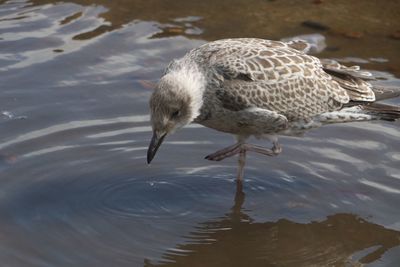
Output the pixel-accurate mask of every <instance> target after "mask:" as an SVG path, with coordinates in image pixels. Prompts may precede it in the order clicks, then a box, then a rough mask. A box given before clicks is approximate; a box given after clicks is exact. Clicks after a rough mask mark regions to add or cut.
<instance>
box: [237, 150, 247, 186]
mask: <svg viewBox="0 0 400 267" xmlns="http://www.w3.org/2000/svg"><path fill="white" fill-rule="evenodd" d="M238 163H239V164H238V176H237V180H238V181H243V176H244V165H245V164H246V149H241V150H240V152H239V162H238Z"/></svg>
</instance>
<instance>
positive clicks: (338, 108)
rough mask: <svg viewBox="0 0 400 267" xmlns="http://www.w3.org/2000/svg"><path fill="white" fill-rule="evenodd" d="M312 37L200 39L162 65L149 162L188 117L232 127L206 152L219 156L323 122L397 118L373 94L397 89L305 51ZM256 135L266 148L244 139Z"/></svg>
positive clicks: (399, 110) (276, 149)
mask: <svg viewBox="0 0 400 267" xmlns="http://www.w3.org/2000/svg"><path fill="white" fill-rule="evenodd" d="M309 49H310V44H308V43H307V42H306V41H303V40H294V41H289V42H282V41H273V40H266V39H258V38H231V39H222V40H216V41H212V42H208V43H205V44H203V45H201V46H199V47H197V48H194V49H192V50H191V51H189V52H188V53H187V54H186V55H184V56H183V57H182V58H179V59H175V60H173V61H171V62H170V63H169V65H168V66H167V67H166V69H165V72H164V74H163V75H162V77H161V78H160V80H159V81H158V83H157V85H156V86H155V89H154V91H153V93H152V95H151V97H150V101H149V106H150V121H151V125H152V130H153V136H152V138H151V141H150V145H149V148H148V150H147V162H148V164H150V162H151V161H152V160H153V158H154V156H155V154H156V152H157V150H158V149H159V147H160V145H161V143H162V142H163V140H164V139H165V137H166V136H167V135H169V134H171V133H173V132H175V131H176V130H179V129H180V128H182V127H183V126H185V125H187V124H189V123H198V124H201V125H203V126H206V127H208V128H212V129H215V130H217V131H221V132H225V133H229V134H233V135H234V136H235V137H236V140H237V142H236V143H235V144H233V145H231V146H229V147H226V148H223V149H220V150H218V151H216V152H215V153H212V154H210V155H208V156H206V159H208V160H212V161H220V160H223V159H225V158H227V157H231V156H234V155H237V154H239V163H240V166H243V164H244V160H245V156H246V152H247V151H253V152H256V153H260V154H264V155H267V156H277V155H279V154H280V153H281V151H282V147H281V145H280V143H279V142H278V136H281V135H288V136H291V135H299V134H302V133H304V132H305V131H307V130H309V129H313V128H317V127H320V126H322V125H325V124H332V123H344V122H355V121H370V120H388V121H393V120H396V119H398V118H400V107H398V106H395V105H389V104H383V103H380V102H378V101H381V100H384V99H388V98H394V97H398V96H400V90H398V88H394V87H385V86H382V85H377V84H376V85H375V84H374V83H373V80H374V79H375V78H374V77H373V75H372V74H371V73H370V72H368V71H365V70H361V69H360V67H359V66H344V65H342V64H340V63H339V62H337V61H335V60H332V59H319V58H317V57H315V56H312V55H309V54H308V51H309ZM251 136H255V137H256V138H262V139H267V140H270V141H271V142H272V147H271V148H266V147H262V146H258V145H254V144H249V143H247V142H246V140H247V139H248V138H249V137H251Z"/></svg>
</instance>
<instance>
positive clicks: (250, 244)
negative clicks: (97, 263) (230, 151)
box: [144, 181, 400, 267]
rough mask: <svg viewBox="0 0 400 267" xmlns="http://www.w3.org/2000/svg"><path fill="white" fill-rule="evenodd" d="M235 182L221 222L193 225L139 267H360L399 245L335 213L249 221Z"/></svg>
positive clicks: (387, 233)
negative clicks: (181, 237)
mask: <svg viewBox="0 0 400 267" xmlns="http://www.w3.org/2000/svg"><path fill="white" fill-rule="evenodd" d="M244 201H245V194H244V193H243V185H242V182H241V181H237V190H236V194H235V199H234V205H233V207H232V208H231V210H230V212H228V213H227V214H226V215H225V216H224V217H223V218H221V219H218V220H211V221H207V222H203V223H199V225H198V226H197V227H196V230H195V231H194V232H192V233H190V235H189V237H188V238H187V239H188V240H187V242H185V243H183V244H178V245H176V247H175V248H174V249H171V250H168V251H166V252H165V253H164V255H163V259H162V260H161V261H160V262H159V263H152V262H150V261H148V260H145V263H144V266H145V267H150V266H219V267H221V266H361V265H362V264H365V263H372V262H375V261H376V260H378V259H380V258H381V257H382V255H383V254H384V253H385V252H386V251H388V250H389V249H391V248H393V247H396V246H398V245H399V244H400V232H399V231H395V230H390V229H386V228H384V227H383V226H380V225H378V224H374V223H371V222H368V221H366V220H365V219H362V218H359V217H358V216H356V215H353V214H345V213H338V214H334V215H331V216H328V217H327V218H326V219H325V220H323V221H315V222H310V223H297V222H293V221H289V220H286V219H280V220H278V221H276V222H264V223H260V222H254V220H253V219H252V218H251V217H250V216H248V215H247V214H246V213H245V212H244V210H243V204H244Z"/></svg>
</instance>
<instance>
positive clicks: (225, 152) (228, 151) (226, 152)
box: [205, 142, 242, 161]
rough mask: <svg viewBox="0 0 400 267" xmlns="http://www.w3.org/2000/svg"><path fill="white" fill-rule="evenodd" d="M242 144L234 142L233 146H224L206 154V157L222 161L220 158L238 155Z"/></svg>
mask: <svg viewBox="0 0 400 267" xmlns="http://www.w3.org/2000/svg"><path fill="white" fill-rule="evenodd" d="M241 146H242V143H241V142H238V143H236V144H234V145H232V146H228V147H226V148H223V149H221V150H218V151H217V152H215V153H212V154H210V155H208V156H206V157H205V159H208V160H214V161H220V160H223V159H225V158H229V157H232V156H234V155H236V154H238V153H239V152H240V150H241Z"/></svg>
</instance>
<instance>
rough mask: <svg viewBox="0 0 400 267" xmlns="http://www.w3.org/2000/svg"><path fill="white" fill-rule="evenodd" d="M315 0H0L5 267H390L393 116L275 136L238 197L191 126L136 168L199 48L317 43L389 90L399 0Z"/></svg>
mask: <svg viewBox="0 0 400 267" xmlns="http://www.w3.org/2000/svg"><path fill="white" fill-rule="evenodd" d="M320 2H322V3H320V4H318V3H319V1H261V0H252V1H238V0H236V1H234V0H232V1H202V2H201V3H200V2H198V1H159V0H148V1H125V0H120V1H103V0H98V1H84V0H82V1H80V0H75V1H64V2H55V1H0V226H1V227H0V261H1V262H2V265H4V266H328V265H329V266H360V264H367V265H368V264H369V265H368V266H398V265H399V263H400V247H399V245H400V214H399V211H398V203H399V201H400V164H399V162H400V152H399V151H400V142H399V139H400V127H399V126H400V124H399V122H396V123H390V122H373V123H354V124H346V125H336V126H328V127H324V128H321V129H318V130H314V131H311V132H309V133H307V134H306V135H305V136H304V137H301V138H282V140H281V143H282V145H283V146H284V152H283V154H282V155H281V156H279V157H277V158H264V157H261V156H259V155H252V154H250V155H249V159H248V162H247V166H246V174H245V183H244V185H243V188H241V187H240V186H237V185H236V183H235V173H236V160H235V159H229V160H226V161H224V162H219V163H211V162H207V161H205V160H203V157H204V156H205V155H207V154H209V153H210V152H213V151H214V150H216V149H219V148H221V147H223V146H226V145H229V144H231V142H232V141H231V139H230V138H227V136H226V135H225V134H221V133H218V132H215V131H212V130H210V129H206V128H203V127H200V126H197V125H192V126H190V127H187V128H185V129H184V130H182V131H180V132H178V133H176V134H175V135H173V136H171V137H170V138H169V139H168V140H166V142H165V145H163V147H162V148H161V149H160V151H159V153H158V155H157V157H156V159H155V160H154V163H153V164H152V165H151V166H147V164H145V153H146V148H147V145H148V142H149V138H150V127H149V122H148V119H149V117H148V110H147V101H148V97H149V95H150V93H151V89H150V87H151V83H152V82H154V81H156V80H157V78H158V77H159V76H160V74H161V73H162V70H163V68H164V67H165V65H166V64H167V62H168V61H169V60H171V59H172V58H174V57H178V56H181V55H183V54H184V53H185V52H186V51H187V50H189V49H191V48H193V47H196V46H198V45H200V44H202V43H204V42H206V41H208V40H213V39H218V38H224V37H238V36H255V37H263V38H270V39H280V38H284V37H288V36H293V35H299V34H306V33H320V34H323V35H324V36H325V37H326V42H327V49H326V50H325V51H324V52H322V53H321V54H320V55H319V56H321V57H329V58H336V59H338V60H341V61H342V62H345V63H347V64H359V65H361V66H362V67H364V68H367V69H370V70H373V71H374V73H375V74H376V75H377V76H379V77H380V78H381V79H382V80H381V82H382V83H386V84H390V85H399V86H400V80H399V79H398V77H400V69H399V66H400V61H399V60H400V49H399V48H400V41H399V40H396V39H395V37H396V32H397V31H399V30H400V20H399V19H398V17H399V11H398V10H400V5H399V3H398V1H385V3H384V4H382V2H381V1H351V3H349V1H320ZM304 21H313V22H318V23H319V24H320V25H319V26H321V25H322V26H324V27H322V28H325V29H316V28H310V27H306V26H302V25H301V24H302V22H304ZM319 28H321V27H319ZM391 102H392V103H397V104H400V100H392V101H391Z"/></svg>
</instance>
